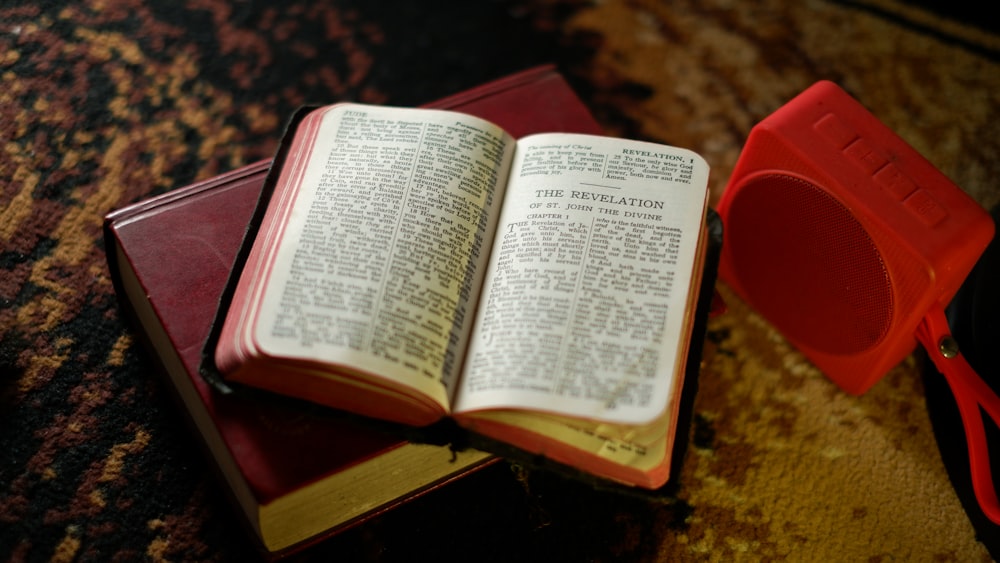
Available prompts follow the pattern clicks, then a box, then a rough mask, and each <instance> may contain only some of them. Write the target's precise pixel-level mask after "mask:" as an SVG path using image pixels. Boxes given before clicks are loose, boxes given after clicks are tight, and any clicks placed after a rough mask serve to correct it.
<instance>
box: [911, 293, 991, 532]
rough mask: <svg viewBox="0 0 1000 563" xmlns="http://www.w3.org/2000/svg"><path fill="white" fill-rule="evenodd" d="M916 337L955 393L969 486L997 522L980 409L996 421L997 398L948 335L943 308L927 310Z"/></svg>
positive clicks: (983, 507)
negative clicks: (966, 461)
mask: <svg viewBox="0 0 1000 563" xmlns="http://www.w3.org/2000/svg"><path fill="white" fill-rule="evenodd" d="M917 339H918V340H920V342H921V344H923V346H924V348H926V349H927V353H928V354H929V355H930V357H931V360H932V361H933V362H934V365H935V366H936V367H937V369H938V371H940V372H941V374H942V375H944V377H945V380H946V381H947V382H948V385H949V386H950V387H951V391H952V393H953V394H954V395H955V402H956V403H958V410H959V413H960V414H961V417H962V424H963V426H964V427H965V437H966V443H967V444H968V447H969V468H970V470H971V472H972V488H973V490H974V491H975V493H976V499H977V500H978V501H979V506H980V508H982V510H983V513H985V514H986V516H987V517H988V518H989V519H990V520H992V521H993V522H994V523H997V524H1000V502H998V501H997V494H996V490H995V489H994V487H993V472H992V471H991V469H990V456H989V450H988V444H987V442H986V432H985V429H984V427H983V418H982V415H983V412H985V413H986V414H987V415H988V416H989V417H990V418H991V419H993V421H994V422H995V423H997V424H1000V398H998V397H997V395H996V393H994V392H993V389H991V388H990V386H989V385H987V384H986V382H985V381H983V380H982V379H981V378H980V377H979V375H978V374H976V372H975V371H973V369H972V366H970V365H969V363H968V362H967V361H966V360H965V358H964V357H963V356H962V354H961V353H959V352H958V348H957V346H956V345H954V340H952V338H951V329H950V328H949V326H948V319H947V318H946V317H945V314H944V309H941V308H935V309H933V310H931V311H930V312H928V313H927V315H926V316H925V317H924V319H923V321H922V322H921V323H920V326H919V327H918V328H917Z"/></svg>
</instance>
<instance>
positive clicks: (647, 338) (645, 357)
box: [205, 103, 710, 489]
mask: <svg viewBox="0 0 1000 563" xmlns="http://www.w3.org/2000/svg"><path fill="white" fill-rule="evenodd" d="M282 150H283V151H285V152H284V153H283V154H282V155H281V157H280V158H279V159H276V164H275V166H274V167H273V168H272V170H271V173H270V178H269V182H271V184H272V185H271V186H270V195H269V197H268V198H267V199H266V200H262V202H261V206H262V207H261V212H262V214H261V215H260V217H259V224H257V225H256V228H255V231H254V232H253V233H251V235H252V236H248V237H247V244H248V245H249V246H248V247H247V248H246V253H245V255H244V259H245V261H244V263H243V266H242V268H241V269H240V270H239V272H238V277H237V278H234V282H235V284H234V285H233V286H232V287H231V292H230V295H229V296H228V298H227V299H224V300H223V302H222V304H221V307H220V311H219V315H218V318H217V323H218V324H217V329H216V333H215V335H214V338H213V339H212V340H211V341H210V345H209V346H208V347H207V348H206V368H205V375H206V377H208V378H209V379H210V380H213V381H216V382H218V383H220V384H221V385H222V386H226V385H232V384H240V385H248V386H251V387H256V388H260V389H265V390H268V391H272V392H276V393H279V394H283V395H288V396H292V397H297V398H301V399H306V400H309V401H313V402H316V403H320V404H323V405H327V406H330V407H334V408H337V409H341V410H344V411H349V412H352V413H355V414H358V415H361V416H364V417H371V418H375V419H381V420H385V421H390V422H394V423H399V424H404V425H409V426H416V427H423V426H428V425H432V424H433V423H436V422H439V421H441V420H443V419H445V420H448V421H450V422H451V423H453V424H454V425H455V426H456V427H457V428H459V429H462V430H463V431H467V432H468V433H470V434H471V435H474V436H480V437H483V438H485V439H486V440H488V441H496V442H497V443H500V444H506V445H509V446H512V447H514V448H517V449H519V450H522V451H524V452H528V453H529V454H531V455H534V456H542V457H544V458H546V459H551V460H553V461H555V462H556V463H558V464H563V465H566V466H569V467H572V468H576V469H578V470H581V471H583V472H585V473H588V474H591V475H594V476H597V477H601V478H605V479H610V480H612V481H616V482H619V483H624V484H627V485H631V486H638V487H642V488H646V489H655V488H659V487H661V486H662V485H663V484H664V483H665V482H666V481H667V480H668V478H669V475H670V462H671V450H672V446H673V444H674V439H675V434H676V432H675V431H676V428H677V425H676V424H675V422H676V418H677V414H678V409H679V408H680V404H681V390H682V387H683V385H684V378H685V368H686V363H687V360H688V357H689V353H688V352H689V347H690V345H691V343H692V337H693V336H694V331H693V330H692V327H693V326H694V325H695V318H696V311H697V310H698V309H699V308H698V307H697V303H698V302H699V295H700V294H701V293H702V292H701V291H700V288H701V286H702V284H701V282H702V276H703V273H704V272H705V270H706V267H705V265H706V259H705V258H706V255H707V253H708V252H707V249H708V247H709V238H710V237H709V229H708V228H707V224H708V223H707V217H708V215H709V208H708V196H709V191H708V173H709V171H708V166H707V164H706V163H705V161H704V159H702V158H701V157H700V156H699V155H697V154H696V153H694V152H692V151H689V150H685V149H681V148H676V147H671V146H668V145H662V144H655V143H650V142H645V141H634V140H624V139H617V138H612V137H605V136H600V135H591V134H579V133H558V132H556V133H533V134H525V135H522V136H520V138H515V137H514V135H512V134H511V133H509V132H507V131H505V130H504V129H503V128H501V127H500V126H499V125H496V124H494V123H491V122H490V121H487V120H485V119H482V118H480V117H477V116H474V115H470V114H466V113H462V112H458V111H451V110H439V109H428V108H399V107H386V106H374V105H364V104H353V103H340V104H333V105H329V106H324V107H320V108H314V109H310V110H308V111H304V112H302V114H301V115H300V116H298V118H297V119H295V120H293V123H292V124H291V125H290V126H289V131H288V134H287V137H286V144H285V146H284V147H283V149H282ZM699 349H700V348H699ZM694 361H697V358H695V359H694Z"/></svg>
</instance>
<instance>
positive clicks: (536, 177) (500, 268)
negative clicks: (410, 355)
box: [456, 135, 708, 424]
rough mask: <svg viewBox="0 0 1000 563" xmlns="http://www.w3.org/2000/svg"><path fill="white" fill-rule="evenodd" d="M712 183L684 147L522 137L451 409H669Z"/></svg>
mask: <svg viewBox="0 0 1000 563" xmlns="http://www.w3.org/2000/svg"><path fill="white" fill-rule="evenodd" d="M707 182H708V166H707V164H706V163H705V162H704V160H703V159H702V158H701V157H700V156H698V155H697V154H696V153H693V152H691V151H687V150H683V149H677V148H673V147H667V146H664V145H657V144H651V143H643V142H637V141H623V140H620V139H613V138H604V137H594V136H586V135H582V136H581V135H535V136H532V137H528V138H525V139H522V140H521V141H520V143H519V145H518V149H517V154H516V156H515V163H514V167H513V171H512V173H511V180H510V185H509V186H508V191H507V197H506V202H505V206H504V209H503V211H502V213H501V218H500V224H499V227H498V230H497V234H496V240H495V241H494V244H493V255H492V257H491V263H490V269H489V271H488V273H487V281H486V283H485V286H484V291H483V297H482V301H481V303H480V309H479V312H478V319H477V328H476V332H475V333H474V335H473V340H472V343H471V347H470V351H469V355H468V357H467V358H466V369H465V374H464V376H463V383H462V387H461V389H460V391H459V393H460V397H459V399H458V403H457V404H456V410H461V411H463V412H465V411H472V410H477V409H497V408H517V409H535V410H542V411H547V412H550V413H555V414H560V415H566V416H572V417H581V418H588V419H593V420H601V421H608V422H614V423H625V424H641V423H646V422H649V421H651V420H653V419H656V418H657V417H658V416H660V415H662V413H663V412H664V410H665V409H667V408H668V406H669V405H670V404H671V397H670V396H671V394H672V393H673V392H674V391H675V390H676V389H677V388H679V385H677V384H678V383H679V380H678V379H677V378H680V377H683V374H675V373H674V371H675V368H676V366H678V364H679V363H682V362H683V361H684V359H685V358H684V357H681V356H682V355H686V350H687V343H686V342H684V341H682V340H685V337H684V335H685V334H686V331H685V330H684V329H685V323H687V322H688V321H689V318H688V317H689V315H688V312H687V311H686V306H687V303H688V301H689V291H688V290H689V286H690V285H691V282H692V274H693V268H694V266H695V262H696V258H697V249H698V247H699V244H698V243H699V239H700V232H701V229H702V227H703V225H704V218H705V213H706V209H707V198H708V188H707ZM695 290H696V289H695Z"/></svg>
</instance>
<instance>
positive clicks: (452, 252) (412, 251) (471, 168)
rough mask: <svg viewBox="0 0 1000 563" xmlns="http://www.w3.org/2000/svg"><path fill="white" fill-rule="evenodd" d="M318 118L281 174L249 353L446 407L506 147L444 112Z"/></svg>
mask: <svg viewBox="0 0 1000 563" xmlns="http://www.w3.org/2000/svg"><path fill="white" fill-rule="evenodd" d="M320 111H323V112H324V113H323V114H322V117H321V119H322V121H321V123H320V124H319V126H318V128H317V131H316V134H315V140H314V141H313V143H312V149H311V153H310V154H309V155H308V158H305V159H302V160H303V162H302V164H301V170H299V171H291V173H290V176H292V177H294V175H295V174H300V175H301V179H299V180H296V181H294V183H293V184H292V185H293V186H295V187H296V188H295V189H296V191H295V193H294V194H293V197H294V200H295V201H294V203H293V204H292V205H291V206H290V209H291V212H290V213H289V214H288V216H287V219H285V220H284V221H282V222H280V223H281V224H282V225H283V226H282V227H281V231H280V232H279V233H278V234H277V244H276V246H275V251H274V253H273V256H272V257H271V258H269V260H270V262H269V264H270V271H269V274H268V276H269V277H267V278H266V279H267V282H266V286H265V288H264V289H263V292H262V295H261V298H260V301H259V305H258V306H257V307H256V308H255V309H256V310H257V311H259V314H258V316H257V318H256V320H255V323H254V332H253V334H254V339H255V341H256V345H257V347H258V349H259V350H261V351H262V352H263V353H265V354H268V355H273V356H283V357H294V358H296V359H300V360H301V359H304V360H315V361H317V362H326V363H335V364H338V365H340V366H341V367H346V368H347V370H348V371H350V370H352V369H353V370H356V371H358V372H366V373H371V374H377V375H378V376H381V377H385V378H389V379H392V380H394V381H396V382H401V383H404V384H406V385H410V386H413V387H415V388H418V389H420V390H421V391H422V392H423V393H425V394H426V395H428V396H430V397H432V398H433V399H434V400H436V401H438V402H440V403H441V404H442V405H446V404H447V402H448V399H449V398H450V395H451V392H450V391H451V390H450V386H451V385H452V384H453V381H454V380H455V378H456V376H457V373H458V370H459V369H460V366H461V360H462V355H461V351H462V350H464V348H465V345H466V343H467V339H468V331H469V327H470V326H471V322H472V320H473V319H472V317H473V312H474V311H475V307H476V300H477V297H478V295H479V293H480V292H479V286H480V284H481V282H482V273H483V271H484V269H485V264H486V259H487V254H488V252H489V245H490V243H491V241H492V238H493V230H492V228H493V226H494V224H495V220H496V218H497V215H498V213H499V211H498V208H499V202H500V201H501V199H502V197H503V186H504V184H505V182H506V175H507V174H506V170H507V168H508V166H509V162H510V158H511V156H512V153H513V145H514V141H513V139H512V138H511V137H509V135H507V134H506V133H504V132H503V131H502V130H500V129H499V128H498V127H496V126H494V125H491V124H489V123H488V122H485V121H483V120H481V119H478V118H474V117H471V116H467V115H463V114H459V113H455V112H445V111H437V110H426V109H418V110H413V109H404V108H389V107H379V106H362V105H356V104H344V105H337V106H332V107H331V108H329V109H325V110H320ZM310 117H312V116H310Z"/></svg>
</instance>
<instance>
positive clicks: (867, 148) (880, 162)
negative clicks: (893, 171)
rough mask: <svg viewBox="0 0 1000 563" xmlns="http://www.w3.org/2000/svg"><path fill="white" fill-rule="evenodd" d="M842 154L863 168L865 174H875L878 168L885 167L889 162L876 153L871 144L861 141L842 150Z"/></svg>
mask: <svg viewBox="0 0 1000 563" xmlns="http://www.w3.org/2000/svg"><path fill="white" fill-rule="evenodd" d="M844 154H846V155H848V156H850V157H851V158H853V159H854V161H855V162H857V163H858V164H860V165H861V167H862V168H864V170H865V172H868V173H869V174H871V173H873V172H875V171H876V170H878V169H879V168H882V167H883V166H885V165H886V163H887V162H889V160H888V159H887V158H885V157H884V156H882V155H881V153H879V152H878V151H876V150H875V148H874V147H872V145H871V143H869V142H868V141H866V140H864V139H863V138H862V139H858V140H856V141H854V142H853V143H851V144H850V145H848V147H847V148H846V149H844Z"/></svg>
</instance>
